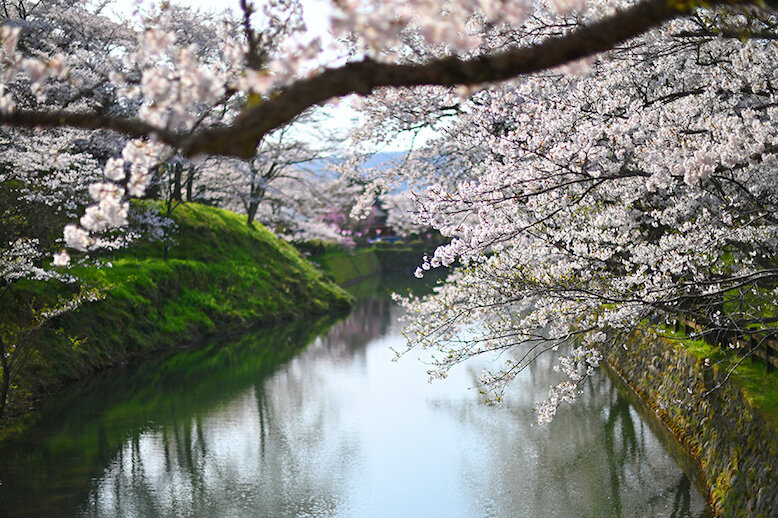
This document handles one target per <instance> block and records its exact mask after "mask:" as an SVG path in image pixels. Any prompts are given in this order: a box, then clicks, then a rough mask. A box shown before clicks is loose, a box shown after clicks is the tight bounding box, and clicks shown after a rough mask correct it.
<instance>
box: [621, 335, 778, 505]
mask: <svg viewBox="0 0 778 518" xmlns="http://www.w3.org/2000/svg"><path fill="white" fill-rule="evenodd" d="M625 345H626V348H623V347H617V348H613V350H611V351H610V352H609V353H608V355H607V360H608V363H609V364H610V366H611V367H613V368H614V369H615V370H616V371H617V372H618V373H619V374H620V375H621V376H622V377H623V378H624V379H625V380H626V381H627V382H628V383H629V384H630V386H632V388H633V389H635V391H636V392H637V393H638V394H640V395H641V397H643V398H644V399H645V400H646V402H647V403H648V405H649V406H650V407H651V408H652V409H653V410H654V412H655V413H656V414H657V415H658V416H659V417H660V418H662V419H663V420H664V421H665V423H666V424H667V426H668V427H669V428H670V429H671V430H672V431H673V433H675V435H676V436H677V437H678V439H679V440H680V441H681V443H682V444H683V445H684V446H685V448H686V449H687V451H689V452H690V453H691V454H692V456H693V457H694V458H695V459H696V461H697V463H698V464H699V467H700V469H701V472H702V474H703V476H704V479H705V480H704V482H705V483H706V485H707V487H708V491H709V496H710V500H711V504H712V507H713V509H714V512H715V513H716V514H717V515H718V516H727V517H729V516H733V517H741V516H742V517H774V516H778V499H776V498H775V495H778V478H777V477H776V474H778V429H776V426H775V422H774V419H773V418H772V415H771V414H769V413H766V411H764V410H763V409H761V408H759V407H755V406H754V405H753V404H752V401H751V400H752V399H753V398H751V397H749V394H748V391H747V389H744V388H743V386H741V385H740V384H739V383H737V382H736V381H735V380H734V379H732V378H731V374H730V373H729V372H728V370H727V369H723V368H721V367H718V366H716V365H712V366H709V365H707V364H706V363H705V362H704V361H702V360H701V359H700V356H699V355H696V354H694V352H693V351H690V350H689V348H683V347H678V346H677V344H676V343H674V342H673V341H671V340H668V339H666V338H662V337H658V336H655V335H647V334H644V333H641V332H639V331H636V332H635V333H633V334H632V335H631V337H630V339H629V341H628V343H627V344H625ZM657 373H659V375H658V376H657Z"/></svg>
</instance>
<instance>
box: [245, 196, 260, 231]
mask: <svg viewBox="0 0 778 518" xmlns="http://www.w3.org/2000/svg"><path fill="white" fill-rule="evenodd" d="M257 209H259V201H258V200H251V201H250V202H249V210H248V211H246V212H247V213H248V217H247V219H246V224H247V225H251V224H252V223H253V222H254V218H255V217H256V216H257Z"/></svg>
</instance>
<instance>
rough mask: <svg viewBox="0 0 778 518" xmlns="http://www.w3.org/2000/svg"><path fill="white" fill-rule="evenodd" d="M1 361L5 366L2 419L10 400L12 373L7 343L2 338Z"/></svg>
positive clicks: (0, 400)
mask: <svg viewBox="0 0 778 518" xmlns="http://www.w3.org/2000/svg"><path fill="white" fill-rule="evenodd" d="M0 363H2V366H3V379H2V381H1V382H0V419H3V418H4V417H5V405H6V403H7V401H8V391H9V389H10V388H11V373H10V371H9V369H8V358H6V356H5V343H4V342H3V339H2V338H0Z"/></svg>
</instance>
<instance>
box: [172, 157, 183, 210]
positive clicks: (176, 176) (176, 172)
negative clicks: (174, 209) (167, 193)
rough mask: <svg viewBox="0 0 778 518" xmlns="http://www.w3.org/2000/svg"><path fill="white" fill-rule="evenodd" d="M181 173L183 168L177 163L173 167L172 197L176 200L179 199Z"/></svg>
mask: <svg viewBox="0 0 778 518" xmlns="http://www.w3.org/2000/svg"><path fill="white" fill-rule="evenodd" d="M182 174H183V168H182V167H181V166H179V165H176V166H174V167H173V195H172V196H171V198H173V199H174V200H176V201H181V175H182Z"/></svg>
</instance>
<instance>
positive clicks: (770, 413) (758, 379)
mask: <svg viewBox="0 0 778 518" xmlns="http://www.w3.org/2000/svg"><path fill="white" fill-rule="evenodd" d="M661 335H663V336H665V337H667V338H669V339H670V340H672V342H673V343H674V344H675V345H676V346H677V347H679V348H681V349H683V350H685V351H686V352H687V353H689V354H691V355H692V356H693V357H694V358H696V359H697V361H698V362H699V363H700V364H701V365H702V364H705V363H706V362H707V363H708V364H710V367H711V368H712V369H713V372H714V373H724V374H726V375H728V381H729V382H731V383H734V384H735V385H737V387H738V388H740V389H741V390H742V392H743V395H744V396H745V397H746V399H747V400H748V402H749V404H750V405H751V406H752V408H754V409H755V410H756V411H758V412H759V413H760V414H762V416H763V417H764V418H765V419H766V420H767V422H769V423H771V424H772V425H773V426H774V427H776V429H778V371H775V370H773V371H771V372H768V370H767V368H766V366H765V364H764V363H763V362H761V361H758V360H753V359H751V358H750V357H743V356H740V355H738V354H735V353H734V352H733V351H727V350H725V349H722V347H719V346H716V345H711V344H709V343H707V342H706V341H704V340H701V339H699V338H692V337H690V336H689V335H687V334H686V333H684V332H683V331H673V330H672V329H671V328H669V327H665V326H662V332H661Z"/></svg>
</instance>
